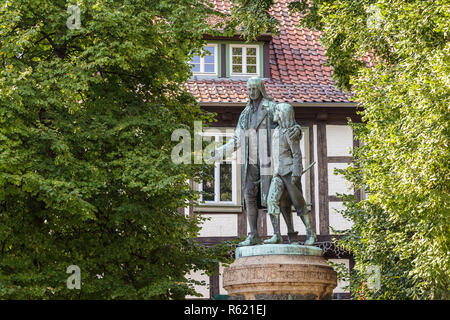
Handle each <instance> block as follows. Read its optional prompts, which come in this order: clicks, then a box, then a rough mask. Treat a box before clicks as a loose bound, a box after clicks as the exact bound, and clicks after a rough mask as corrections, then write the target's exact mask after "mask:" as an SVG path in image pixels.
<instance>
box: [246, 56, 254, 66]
mask: <svg viewBox="0 0 450 320" xmlns="http://www.w3.org/2000/svg"><path fill="white" fill-rule="evenodd" d="M247 64H254V65H256V57H248V56H247Z"/></svg>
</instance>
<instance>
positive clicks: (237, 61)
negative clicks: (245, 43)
mask: <svg viewBox="0 0 450 320" xmlns="http://www.w3.org/2000/svg"><path fill="white" fill-rule="evenodd" d="M232 61H233V64H242V57H233V59H232Z"/></svg>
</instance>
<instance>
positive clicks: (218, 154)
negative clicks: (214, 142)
mask: <svg viewBox="0 0 450 320" xmlns="http://www.w3.org/2000/svg"><path fill="white" fill-rule="evenodd" d="M221 159H222V153H221V152H220V151H219V150H217V149H215V150H212V151H211V157H209V158H207V159H205V162H206V163H208V164H209V163H213V162H216V161H218V160H221Z"/></svg>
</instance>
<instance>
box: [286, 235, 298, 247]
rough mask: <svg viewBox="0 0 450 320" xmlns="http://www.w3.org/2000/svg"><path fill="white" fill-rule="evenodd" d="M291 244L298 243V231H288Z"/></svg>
mask: <svg viewBox="0 0 450 320" xmlns="http://www.w3.org/2000/svg"><path fill="white" fill-rule="evenodd" d="M288 239H289V244H298V232H288Z"/></svg>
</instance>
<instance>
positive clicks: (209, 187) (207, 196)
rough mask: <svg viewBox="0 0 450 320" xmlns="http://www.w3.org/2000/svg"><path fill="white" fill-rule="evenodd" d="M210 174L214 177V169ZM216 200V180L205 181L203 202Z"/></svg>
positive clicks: (211, 169)
mask: <svg viewBox="0 0 450 320" xmlns="http://www.w3.org/2000/svg"><path fill="white" fill-rule="evenodd" d="M208 174H209V175H210V176H212V177H214V167H212V168H210V169H209V171H208ZM214 200H215V199H214V180H209V181H203V201H214Z"/></svg>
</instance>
